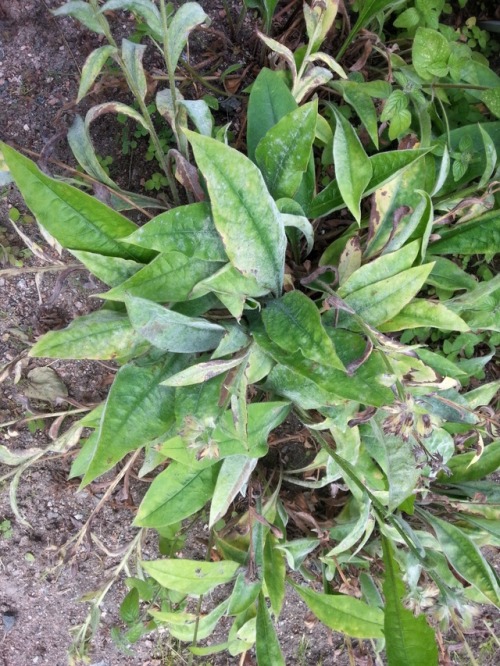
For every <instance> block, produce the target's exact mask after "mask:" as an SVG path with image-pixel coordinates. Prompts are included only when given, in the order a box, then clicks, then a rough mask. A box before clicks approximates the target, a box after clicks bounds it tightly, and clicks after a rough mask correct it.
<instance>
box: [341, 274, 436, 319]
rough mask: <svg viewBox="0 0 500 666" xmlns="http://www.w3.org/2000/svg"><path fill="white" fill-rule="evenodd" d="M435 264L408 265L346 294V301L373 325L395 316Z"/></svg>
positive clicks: (418, 289) (415, 292)
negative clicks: (397, 272) (396, 273)
mask: <svg viewBox="0 0 500 666" xmlns="http://www.w3.org/2000/svg"><path fill="white" fill-rule="evenodd" d="M433 265H434V264H424V265H423V266H417V267H416V268H409V269H408V270H407V271H403V272H402V273H399V275H395V276H393V277H390V278H387V279H385V280H380V282H375V283H374V284H372V285H370V286H368V287H363V289H359V290H358V291H354V292H353V293H351V294H350V295H349V296H347V298H346V299H345V300H346V303H348V304H349V305H350V306H351V307H352V308H353V309H354V310H356V312H357V313H358V314H359V315H360V316H361V317H363V319H364V320H365V321H366V322H368V323H369V324H371V325H372V326H378V325H379V324H383V323H384V322H386V321H388V320H389V319H392V318H393V317H395V316H396V315H397V314H398V312H400V311H401V310H402V309H403V307H404V306H405V305H406V304H407V303H409V302H410V301H411V299H412V298H413V297H414V296H415V295H416V294H417V293H418V292H419V291H420V289H421V288H422V286H423V284H424V283H425V280H426V278H427V276H428V275H429V273H430V272H431V270H432V267H433Z"/></svg>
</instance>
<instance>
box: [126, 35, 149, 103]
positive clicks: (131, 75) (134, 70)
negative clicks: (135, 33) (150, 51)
mask: <svg viewBox="0 0 500 666" xmlns="http://www.w3.org/2000/svg"><path fill="white" fill-rule="evenodd" d="M145 50H146V46H145V45H144V44H136V43H135V42H131V41H129V40H128V39H122V59H123V62H124V64H125V69H126V72H127V75H128V79H129V81H132V82H133V84H134V88H135V89H136V91H137V93H138V95H139V97H140V99H142V101H144V100H145V98H146V95H147V92H148V84H147V81H146V73H145V72H144V67H143V64H142V58H143V56H144V51H145Z"/></svg>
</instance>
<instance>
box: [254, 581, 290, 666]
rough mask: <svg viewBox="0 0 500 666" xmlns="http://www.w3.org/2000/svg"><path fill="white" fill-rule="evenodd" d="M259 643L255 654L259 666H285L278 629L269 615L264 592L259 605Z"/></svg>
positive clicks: (257, 633)
mask: <svg viewBox="0 0 500 666" xmlns="http://www.w3.org/2000/svg"><path fill="white" fill-rule="evenodd" d="M256 626H257V632H256V637H257V641H256V643H255V653H256V655H257V664H258V665H259V666H285V658H284V657H283V653H282V651H281V648H280V644H279V641H278V636H277V635H276V629H275V628H274V624H273V622H272V620H271V616H270V615H269V611H268V609H267V604H266V600H265V598H264V595H263V594H262V592H261V593H260V594H259V601H258V604H257V625H256Z"/></svg>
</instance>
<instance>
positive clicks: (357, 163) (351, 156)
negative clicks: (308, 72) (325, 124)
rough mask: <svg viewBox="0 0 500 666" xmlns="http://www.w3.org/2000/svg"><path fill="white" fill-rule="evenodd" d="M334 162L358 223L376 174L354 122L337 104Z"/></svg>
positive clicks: (349, 205)
mask: <svg viewBox="0 0 500 666" xmlns="http://www.w3.org/2000/svg"><path fill="white" fill-rule="evenodd" d="M332 108H333V109H334V112H335V120H336V123H337V124H336V126H335V134H334V137H333V162H334V164H335V175H336V177H337V182H338V185H339V190H340V193H341V195H342V198H343V199H344V201H345V204H346V206H347V208H348V209H349V210H350V211H351V213H352V215H353V216H354V219H355V220H356V222H358V224H359V223H360V221H361V209H360V204H361V199H362V197H363V193H364V192H365V190H366V188H367V187H368V185H369V183H370V181H371V179H372V176H373V165H372V163H371V161H370V159H369V157H368V155H367V154H366V152H365V149H364V148H363V146H362V145H361V141H360V140H359V138H358V136H357V134H356V133H355V132H354V129H353V128H352V125H351V124H350V123H349V122H348V121H347V120H346V119H345V118H344V116H343V115H342V114H340V113H339V112H338V111H337V110H336V109H335V107H332Z"/></svg>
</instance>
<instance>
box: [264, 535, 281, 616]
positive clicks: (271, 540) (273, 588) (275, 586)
mask: <svg viewBox="0 0 500 666" xmlns="http://www.w3.org/2000/svg"><path fill="white" fill-rule="evenodd" d="M277 545H278V540H277V538H276V537H275V536H273V534H272V532H269V533H268V535H267V537H266V543H265V545H264V581H265V583H266V587H267V593H268V595H269V600H270V601H271V609H272V611H273V613H274V616H275V617H278V616H279V614H280V613H281V609H282V607H283V602H284V600H285V575H286V561H285V560H286V558H285V554H284V552H283V551H282V550H279V549H278V548H277V547H276V546H277Z"/></svg>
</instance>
